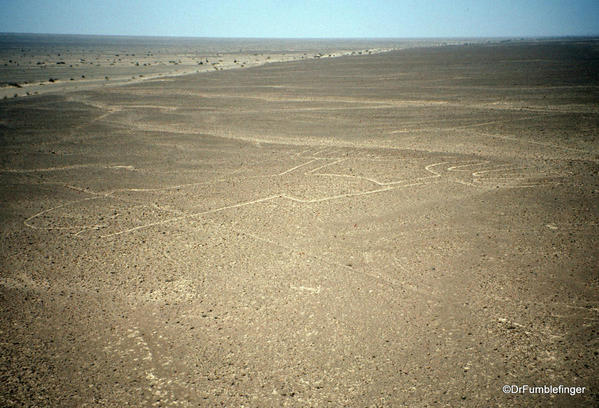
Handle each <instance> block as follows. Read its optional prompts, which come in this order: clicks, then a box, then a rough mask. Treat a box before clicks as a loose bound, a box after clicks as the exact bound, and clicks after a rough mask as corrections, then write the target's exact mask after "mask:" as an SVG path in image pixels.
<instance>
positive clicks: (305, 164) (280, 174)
mask: <svg viewBox="0 0 599 408" xmlns="http://www.w3.org/2000/svg"><path fill="white" fill-rule="evenodd" d="M316 160H317V159H313V160H310V161H309V162H306V163H303V164H299V165H297V166H295V167H292V168H290V169H288V170H285V171H284V172H282V173H279V174H277V175H278V176H283V175H285V174H287V173H291V172H292V171H294V170H297V169H299V168H300V167H304V166H307V165H308V164H310V163H313V162H315V161H316Z"/></svg>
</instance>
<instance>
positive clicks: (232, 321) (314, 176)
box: [0, 41, 599, 407]
mask: <svg viewBox="0 0 599 408" xmlns="http://www.w3.org/2000/svg"><path fill="white" fill-rule="evenodd" d="M598 101H599V46H598V45H597V43H596V42H592V41H588V42H583V41H580V42H567V43H560V42H544V43H520V44H512V45H476V46H459V47H443V48H430V49H426V48H423V49H413V50H405V51H398V52H392V53H388V54H381V55H372V56H355V57H342V58H337V59H328V60H311V61H303V62H297V63H296V62H289V63H281V64H271V65H268V66H263V67H257V68H250V69H244V70H236V71H219V72H211V73H203V74H197V75H189V76H182V77H176V78H170V79H160V80H153V81H147V82H144V83H137V84H134V85H130V86H120V87H114V88H110V87H106V88H102V89H97V90H91V91H85V92H76V93H69V94H66V95H62V96H57V95H54V96H52V95H45V96H39V97H31V98H28V99H16V100H10V101H1V102H0V132H1V138H2V139H1V140H2V145H1V147H2V162H1V170H0V179H1V189H2V195H1V197H2V206H1V207H0V210H1V214H2V215H1V218H0V220H1V223H2V224H1V225H2V228H1V231H2V235H3V237H2V238H3V239H2V246H1V252H0V253H1V256H2V272H1V276H0V299H1V300H0V302H1V305H2V309H1V310H2V312H1V313H0V330H1V332H0V339H1V343H0V375H1V378H0V381H1V382H2V388H1V390H0V405H6V406H11V405H14V406H36V405H37V406H115V407H117V406H119V407H120V406H125V405H127V404H129V405H133V406H141V405H143V406H159V405H160V406H198V405H199V406H218V405H226V406H242V405H244V406H410V407H415V406H472V407H475V406H596V404H597V403H598V401H599V394H598V390H599V382H598V381H597V378H599V375H598V373H597V360H598V353H599V346H598V343H597V338H598V337H597V330H598V329H599V328H598V325H597V319H598V317H599V316H598V312H599V293H598V284H599V281H598V276H597V265H598V259H597V256H598V250H597V248H598V247H599V245H598V244H599V243H598V239H599V235H598V228H599V199H598V195H599V181H598V176H599V164H598V160H599V151H598V146H599V145H598V140H597V135H598V131H599V104H598ZM505 384H510V385H511V384H517V385H524V384H528V385H531V386H532V385H541V386H542V385H555V386H557V385H560V384H562V385H565V386H581V387H586V390H587V391H586V392H585V393H584V394H582V395H576V396H570V395H553V396H549V395H531V394H523V395H506V394H504V393H503V392H502V386H503V385H505Z"/></svg>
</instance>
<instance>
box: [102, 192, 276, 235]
mask: <svg viewBox="0 0 599 408" xmlns="http://www.w3.org/2000/svg"><path fill="white" fill-rule="evenodd" d="M277 197H279V196H278V195H277V196H270V197H265V198H260V199H258V200H253V201H246V202H243V203H238V204H233V205H228V206H225V207H220V208H215V209H213V210H207V211H202V212H198V213H193V214H186V215H182V216H180V217H173V218H169V219H166V220H162V221H157V222H152V223H149V224H144V225H139V226H137V227H133V228H129V229H126V230H123V231H119V232H114V233H112V234H107V235H101V236H100V238H110V237H114V236H117V235H121V234H126V233H129V232H133V231H139V230H141V229H145V228H150V227H155V226H158V225H164V224H170V223H172V222H176V221H181V220H184V219H187V218H193V217H198V216H200V215H205V214H212V213H216V212H220V211H223V210H228V209H231V208H238V207H244V206H246V205H250V204H256V203H261V202H263V201H269V200H272V199H273V198H277Z"/></svg>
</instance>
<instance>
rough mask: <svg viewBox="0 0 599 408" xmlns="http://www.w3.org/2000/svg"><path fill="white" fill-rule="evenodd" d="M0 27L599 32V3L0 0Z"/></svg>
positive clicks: (212, 32)
mask: <svg viewBox="0 0 599 408" xmlns="http://www.w3.org/2000/svg"><path fill="white" fill-rule="evenodd" d="M0 32H21V33H23V32H28V33H64V34H118V35H161V36H162V35H167V36H203V37H489V36H559V35H599V0H569V1H568V0H463V1H460V0H454V1H452V0H437V1H432V0H431V1H427V0H363V1H359V0H346V1H344V0H337V1H328V0H320V1H319V0H305V1H296V0H280V1H276V0H206V1H201V0H170V1H162V0H143V1H141V0H0Z"/></svg>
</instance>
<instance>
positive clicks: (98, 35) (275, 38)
mask: <svg viewBox="0 0 599 408" xmlns="http://www.w3.org/2000/svg"><path fill="white" fill-rule="evenodd" d="M0 35H57V36H59V35H64V36H84V37H122V38H189V39H232V40H233V39H234V40H245V39H247V40H442V39H448V40H449V39H456V40H457V39H524V40H526V39H539V38H543V39H550V38H556V39H557V38H599V33H596V34H567V35H549V34H544V35H509V36H507V35H501V36H446V37H442V36H441V37H438V36H422V37H416V36H414V37H263V36H259V37H249V36H248V37H235V36H224V37H223V36H216V37H211V36H193V35H150V34H81V33H40V32H18V31H0Z"/></svg>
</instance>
